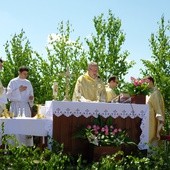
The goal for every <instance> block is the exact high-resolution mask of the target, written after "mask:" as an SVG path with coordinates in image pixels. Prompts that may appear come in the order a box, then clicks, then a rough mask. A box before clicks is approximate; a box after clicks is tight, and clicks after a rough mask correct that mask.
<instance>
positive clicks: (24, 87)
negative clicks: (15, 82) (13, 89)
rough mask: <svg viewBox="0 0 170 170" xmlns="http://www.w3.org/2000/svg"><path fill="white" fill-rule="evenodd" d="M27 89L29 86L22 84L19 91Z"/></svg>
mask: <svg viewBox="0 0 170 170" xmlns="http://www.w3.org/2000/svg"><path fill="white" fill-rule="evenodd" d="M26 89H27V86H23V85H21V86H20V87H19V91H20V92H22V91H25V90H26Z"/></svg>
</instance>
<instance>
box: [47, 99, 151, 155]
mask: <svg viewBox="0 0 170 170" xmlns="http://www.w3.org/2000/svg"><path fill="white" fill-rule="evenodd" d="M47 103H48V104H47V105H48V111H49V114H51V116H53V138H54V139H55V140H56V141H58V142H60V143H63V144H64V151H65V152H67V153H71V154H73V155H76V154H79V153H82V154H84V155H87V154H88V144H87V142H85V141H83V140H81V139H77V138H75V137H74V134H75V133H76V132H77V131H78V130H79V129H80V128H82V127H83V126H86V125H88V124H89V123H91V122H92V120H93V119H94V118H96V117H97V116H98V115H100V116H102V117H103V118H108V117H111V118H112V119H113V123H114V124H115V126H116V127H118V128H121V129H126V130H127V132H128V134H129V136H130V137H131V138H132V139H133V141H134V142H135V143H137V146H138V148H139V149H140V150H145V149H147V148H148V146H147V143H148V128H149V108H148V105H145V104H131V103H126V104H125V103H87V102H69V101H48V102H47Z"/></svg>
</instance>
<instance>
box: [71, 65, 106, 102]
mask: <svg viewBox="0 0 170 170" xmlns="http://www.w3.org/2000/svg"><path fill="white" fill-rule="evenodd" d="M72 100H73V101H81V102H91V101H98V102H105V101H106V90H105V86H104V83H103V82H102V80H101V79H100V78H99V76H98V65H97V63H95V62H91V63H90V64H89V65H88V71H87V72H86V73H85V74H84V75H81V76H80V77H79V78H78V79H77V82H76V85H75V89H74V93H73V98H72Z"/></svg>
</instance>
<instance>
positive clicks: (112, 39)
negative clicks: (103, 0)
mask: <svg viewBox="0 0 170 170" xmlns="http://www.w3.org/2000/svg"><path fill="white" fill-rule="evenodd" d="M108 15H109V16H108V18H107V19H105V18H104V14H101V15H99V16H97V17H94V19H93V21H94V27H95V31H96V35H93V34H92V35H91V39H86V42H87V45H88V48H89V50H88V54H89V55H88V60H90V61H95V62H97V63H98V65H99V67H100V76H101V78H102V79H103V80H104V81H107V79H108V77H109V76H110V75H117V76H118V77H119V79H120V80H121V79H122V78H123V76H125V75H126V74H127V73H128V69H129V68H131V67H132V66H133V65H134V61H131V62H129V63H128V61H127V57H128V55H129V52H128V51H127V50H126V51H124V52H122V51H121V47H122V45H123V43H124V41H125V34H124V33H123V32H122V30H121V20H120V19H118V18H115V17H114V16H113V14H112V12H111V11H110V10H109V14H108Z"/></svg>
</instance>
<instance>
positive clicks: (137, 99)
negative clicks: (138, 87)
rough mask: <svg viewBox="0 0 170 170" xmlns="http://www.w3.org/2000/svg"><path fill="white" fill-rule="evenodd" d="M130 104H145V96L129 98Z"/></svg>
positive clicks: (139, 95)
mask: <svg viewBox="0 0 170 170" xmlns="http://www.w3.org/2000/svg"><path fill="white" fill-rule="evenodd" d="M131 103H136V104H146V96H145V95H143V94H138V95H134V96H131Z"/></svg>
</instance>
